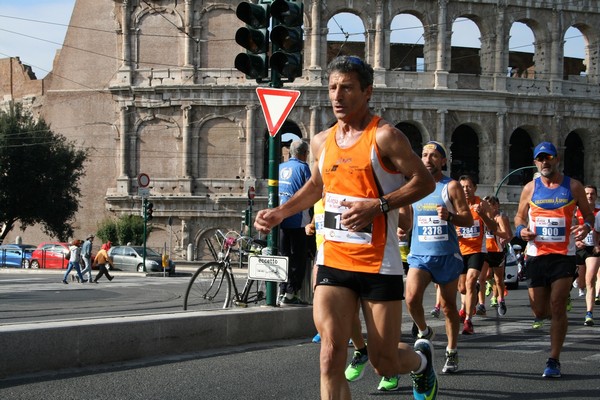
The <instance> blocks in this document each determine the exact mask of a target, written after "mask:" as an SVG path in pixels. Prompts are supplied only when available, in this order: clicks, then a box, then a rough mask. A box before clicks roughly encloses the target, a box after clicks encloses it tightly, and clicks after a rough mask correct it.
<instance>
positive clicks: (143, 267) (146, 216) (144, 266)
mask: <svg viewBox="0 0 600 400" xmlns="http://www.w3.org/2000/svg"><path fill="white" fill-rule="evenodd" d="M142 208H143V210H144V245H143V246H142V271H144V272H146V233H147V232H148V228H147V226H148V213H147V209H148V199H147V198H145V197H144V199H143V200H142Z"/></svg>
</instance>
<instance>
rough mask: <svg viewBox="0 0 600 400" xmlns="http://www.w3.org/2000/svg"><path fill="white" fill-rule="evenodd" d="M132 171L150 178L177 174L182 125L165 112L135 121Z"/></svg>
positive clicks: (179, 161)
mask: <svg viewBox="0 0 600 400" xmlns="http://www.w3.org/2000/svg"><path fill="white" fill-rule="evenodd" d="M135 132H136V135H135V148H134V149H132V150H133V153H134V154H135V156H134V157H133V159H134V160H136V165H135V171H134V172H135V173H136V174H137V173H140V172H144V173H147V174H148V175H150V176H152V177H153V178H169V177H174V176H178V175H179V172H180V171H181V157H180V150H181V127H180V126H179V124H178V123H177V121H175V119H173V118H172V117H170V116H168V115H161V114H149V115H144V116H141V117H140V119H139V120H138V121H136V123H135Z"/></svg>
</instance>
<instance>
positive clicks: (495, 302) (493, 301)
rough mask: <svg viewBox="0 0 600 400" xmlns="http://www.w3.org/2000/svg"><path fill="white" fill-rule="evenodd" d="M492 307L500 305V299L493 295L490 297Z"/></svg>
mask: <svg viewBox="0 0 600 400" xmlns="http://www.w3.org/2000/svg"><path fill="white" fill-rule="evenodd" d="M490 307H493V308H496V307H498V299H497V298H496V297H493V296H492V298H491V299H490Z"/></svg>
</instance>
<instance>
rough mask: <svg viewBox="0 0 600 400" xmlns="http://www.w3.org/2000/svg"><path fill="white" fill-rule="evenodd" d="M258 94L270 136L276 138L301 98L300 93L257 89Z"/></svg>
mask: <svg viewBox="0 0 600 400" xmlns="http://www.w3.org/2000/svg"><path fill="white" fill-rule="evenodd" d="M256 94H257V95H258V100H259V101H260V106H261V107H262V110H263V114H264V115H265V121H266V122H267V128H268V130H269V135H271V136H272V137H275V135H277V132H278V131H279V129H280V128H281V126H282V125H283V123H284V122H285V120H286V118H287V117H288V115H289V114H290V111H292V108H293V107H294V104H296V101H297V100H298V97H300V91H298V90H287V89H275V88H264V87H257V88H256Z"/></svg>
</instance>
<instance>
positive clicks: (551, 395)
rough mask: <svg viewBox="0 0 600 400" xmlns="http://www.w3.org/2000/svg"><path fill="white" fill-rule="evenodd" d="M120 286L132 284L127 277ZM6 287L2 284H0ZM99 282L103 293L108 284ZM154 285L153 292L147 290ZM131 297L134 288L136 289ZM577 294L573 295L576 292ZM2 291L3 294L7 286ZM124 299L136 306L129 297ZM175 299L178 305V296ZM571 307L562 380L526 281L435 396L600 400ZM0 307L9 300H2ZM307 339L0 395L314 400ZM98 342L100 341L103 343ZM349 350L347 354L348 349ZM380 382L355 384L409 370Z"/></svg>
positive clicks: (369, 387)
mask: <svg viewBox="0 0 600 400" xmlns="http://www.w3.org/2000/svg"><path fill="white" fill-rule="evenodd" d="M132 279H134V278H132ZM135 279H138V278H135ZM143 279H148V278H143ZM153 279H154V278H153ZM169 279H173V278H165V280H158V282H161V283H166V284H167V285H170V282H174V281H169ZM174 279H175V280H176V279H178V278H174ZM3 280H4V275H2V274H0V281H3ZM183 280H185V279H183ZM117 282H118V281H117V280H115V281H113V283H112V285H116V284H117ZM148 282H149V281H146V282H144V281H142V282H137V283H134V282H132V283H131V285H132V286H133V287H135V286H136V285H137V286H140V285H141V287H142V288H145V291H146V292H147V293H146V296H148V295H149V294H152V293H162V291H163V290H164V291H165V292H169V291H173V290H174V289H166V288H163V287H162V286H161V285H160V284H154V283H152V284H151V285H150V286H148V285H149V283H148ZM119 284H121V283H119ZM122 284H123V285H126V284H128V283H126V279H125V277H123V283H122ZM4 285H5V284H4V283H0V287H4ZM52 285H54V284H52ZM103 286H106V288H107V289H103ZM69 287H70V286H69ZM149 287H151V288H152V290H148V288H149ZM175 287H176V285H175ZM59 288H61V286H60V285H58V287H57V288H56V290H65V289H64V288H61V289H59ZM99 288H100V289H96V288H94V290H107V291H109V292H110V291H111V290H114V289H115V288H111V287H110V284H109V283H105V284H104V285H102V284H99ZM159 288H160V289H159ZM430 289H431V288H430ZM85 291H86V290H82V292H85ZM143 291H144V289H140V292H136V293H142V292H143ZM128 293H133V291H132V290H131V288H130V289H129V291H128ZM572 293H573V294H574V295H575V296H576V292H575V290H573V292H572ZM2 296H5V293H4V291H3V290H2ZM150 297H152V296H150ZM154 297H160V296H154ZM168 297H169V296H167V295H165V296H163V299H164V301H159V303H164V305H165V307H166V305H167V304H169V302H170V301H171V300H169V298H168ZM147 298H148V297H147ZM31 301H33V300H31ZM124 301H125V300H122V302H124ZM128 301H129V302H130V304H136V303H135V302H134V301H133V299H130V300H128ZM172 301H173V303H177V301H176V300H172ZM432 302H433V290H430V296H428V298H427V302H426V309H427V310H429V309H430V308H431V306H432ZM573 303H574V307H573V311H571V312H570V313H569V333H568V335H567V339H566V342H565V347H564V350H563V353H562V356H561V363H562V371H563V377H562V378H560V379H555V380H548V379H543V378H542V377H541V374H542V371H543V368H544V365H545V361H546V358H547V356H548V351H549V336H548V333H549V327H548V325H546V326H544V327H543V328H542V329H540V330H533V329H531V322H532V316H531V311H530V309H529V306H528V300H527V291H526V290H525V289H524V286H522V287H521V289H520V290H516V291H511V293H510V294H509V296H508V298H507V304H508V307H509V308H508V313H507V315H506V316H505V317H498V316H497V315H496V314H495V312H493V310H490V311H488V316H485V317H479V316H478V317H476V318H475V320H474V325H475V332H476V334H475V335H472V336H462V335H461V337H460V339H459V355H460V364H459V365H460V369H459V372H458V373H456V374H453V375H440V377H439V384H440V395H439V397H438V398H439V399H481V400H488V399H533V400H538V399H540V400H541V399H599V398H600V326H595V327H585V326H583V317H584V314H585V305H584V301H583V299H581V298H575V299H574V302H573ZM2 304H3V305H4V304H5V302H4V297H3V298H2ZM32 304H33V303H30V305H29V307H32ZM3 308H4V306H3ZM443 323H444V322H443V319H433V318H429V324H430V325H431V326H432V327H434V329H435V330H436V338H435V340H434V345H435V348H436V359H435V365H436V369H437V371H440V370H441V367H442V365H443V362H444V360H443V352H444V348H445V344H446V343H445V340H446V337H445V335H444V332H443V330H444V328H443ZM410 326H411V322H410V320H409V318H408V316H407V315H406V314H405V315H404V316H403V332H405V333H404V334H403V341H406V342H409V343H412V341H413V339H412V338H411V337H410V333H409V332H410ZM265 329H268V327H265ZM310 339H311V338H306V339H305V340H297V341H281V342H268V343H261V344H258V345H253V346H246V347H236V348H217V349H213V350H211V351H206V352H202V353H194V354H186V355H182V356H176V357H175V356H173V357H163V358H156V359H144V360H139V361H137V362H129V363H118V364H111V365H102V366H93V367H86V368H78V369H71V370H62V371H50V372H46V373H39V374H32V375H26V376H19V377H12V378H10V379H5V380H0V398H1V399H15V400H16V399H48V400H54V399H57V400H58V399H61V400H63V399H84V398H85V399H110V400H114V399H228V400H229V399H278V400H282V399H315V398H318V397H319V371H318V353H319V345H317V344H313V343H311V342H310ZM94 345H97V346H101V345H102V343H95V344H94ZM107 351H110V349H107ZM348 352H349V355H350V353H351V349H350V348H349V350H348ZM378 382H379V377H377V376H376V375H375V373H374V372H373V370H372V368H370V367H369V368H368V370H367V372H366V373H365V376H364V378H363V379H362V380H360V381H358V382H353V383H351V388H352V392H353V396H354V398H355V399H366V398H376V397H377V396H383V397H388V396H392V397H393V398H398V397H399V398H405V399H406V398H411V397H412V396H411V389H410V379H409V377H408V376H404V377H402V378H401V385H402V386H401V388H400V390H399V391H398V392H395V393H382V392H378V391H377V390H376V387H377V384H378Z"/></svg>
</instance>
